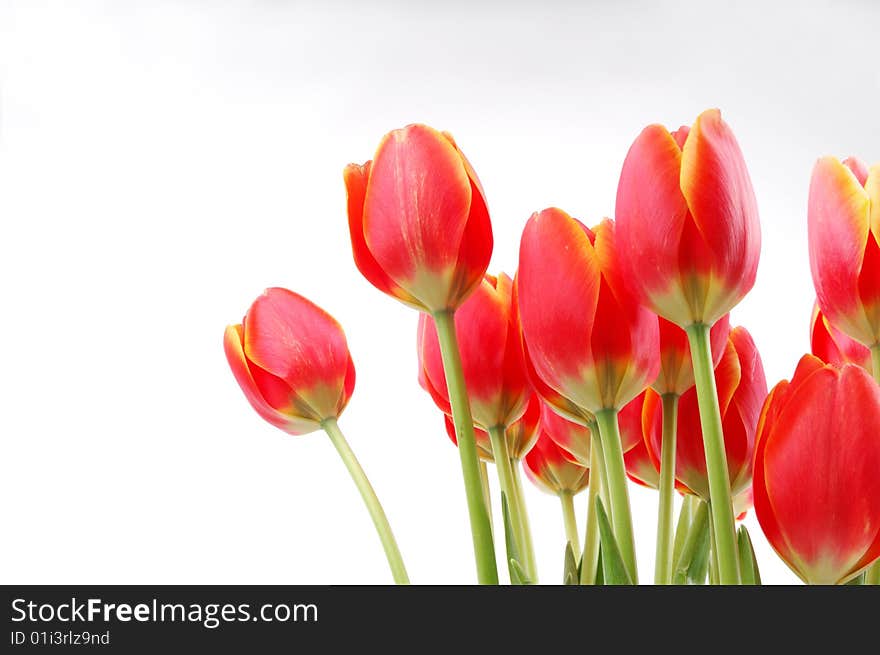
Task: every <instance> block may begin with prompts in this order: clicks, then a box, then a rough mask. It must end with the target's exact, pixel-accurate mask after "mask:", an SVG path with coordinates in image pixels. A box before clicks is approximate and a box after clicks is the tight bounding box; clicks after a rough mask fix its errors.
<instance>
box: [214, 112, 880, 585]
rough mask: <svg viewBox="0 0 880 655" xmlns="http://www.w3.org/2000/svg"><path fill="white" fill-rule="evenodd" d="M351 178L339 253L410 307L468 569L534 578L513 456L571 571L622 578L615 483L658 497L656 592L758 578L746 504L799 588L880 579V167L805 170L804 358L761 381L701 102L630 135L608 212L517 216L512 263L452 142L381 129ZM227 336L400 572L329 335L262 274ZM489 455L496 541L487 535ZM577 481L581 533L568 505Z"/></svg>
mask: <svg viewBox="0 0 880 655" xmlns="http://www.w3.org/2000/svg"><path fill="white" fill-rule="evenodd" d="M344 178H345V186H346V189H347V194H348V223H349V228H350V233H351V247H352V253H353V256H354V261H355V263H356V265H357V267H358V269H359V270H360V272H361V273H362V274H363V276H364V277H365V278H366V279H367V280H368V281H369V282H370V283H371V284H372V285H373V286H375V287H376V288H378V289H379V290H380V291H383V292H384V293H385V294H387V295H389V296H391V297H393V298H396V299H397V300H399V301H400V302H402V303H404V304H406V305H408V306H410V307H412V308H413V309H415V310H417V311H419V312H420V320H419V325H418V334H417V343H418V357H419V383H420V385H421V386H422V387H423V388H424V390H425V391H426V392H427V393H428V394H430V396H431V398H432V399H433V401H434V403H435V404H436V405H437V407H438V408H439V409H440V410H441V411H442V412H443V414H444V418H445V421H446V428H447V431H448V433H449V436H450V437H451V438H452V440H453V441H454V442H455V443H456V444H457V446H458V452H459V455H460V460H461V472H462V479H463V482H464V487H465V491H466V496H467V511H468V516H469V518H470V527H471V531H472V535H473V549H474V555H475V561H476V572H477V579H478V580H479V582H480V583H482V584H497V583H498V566H499V564H498V559H499V556H503V559H501V565H502V566H506V568H507V569H508V572H509V578H510V580H511V582H512V583H514V584H534V583H536V582H537V581H538V579H539V578H538V570H537V565H536V561H535V555H534V549H533V547H532V536H531V532H530V524H529V519H528V512H527V509H526V506H525V499H524V493H523V486H522V472H524V473H525V475H526V477H527V478H528V479H529V480H530V481H531V482H532V483H534V484H535V485H537V486H538V487H539V488H541V489H542V490H544V491H546V492H548V493H551V494H555V495H557V496H558V497H559V498H560V500H561V504H562V510H563V517H564V525H565V534H566V536H567V544H562V546H564V553H565V556H564V570H563V577H562V580H563V581H564V582H565V583H566V584H586V585H594V584H637V583H638V581H639V575H638V570H637V565H636V557H635V546H634V539H633V526H632V517H631V511H630V501H629V492H628V483H629V481H633V482H635V483H637V484H641V485H645V486H648V487H652V488H654V489H657V490H658V495H659V502H658V512H657V543H656V562H655V578H654V582H655V584H705V583H706V581H707V580H708V581H709V582H710V583H715V584H724V585H728V584H759V583H760V573H759V568H758V562H757V561H756V558H755V555H754V552H753V549H752V545H751V540H750V537H749V534H748V532H747V530H746V528H745V526H742V525H740V526H739V528H738V529H737V519H738V518H740V519H741V518H742V516H743V515H744V513H745V512H746V511H748V510H749V509H751V508H752V506H754V511H755V513H756V515H757V519H758V522H759V523H760V526H761V528H762V530H763V531H764V534H765V536H766V538H767V540H768V541H769V543H770V544H771V545H772V547H773V548H774V550H775V551H776V553H777V554H778V555H779V557H781V558H782V559H783V560H784V561H785V562H786V564H787V565H788V566H789V567H790V568H791V569H792V570H793V571H794V572H795V573H796V574H797V575H798V576H799V577H800V578H801V579H802V580H803V581H805V582H807V583H810V584H845V583H850V584H875V585H876V584H878V583H880V387H878V384H877V382H876V381H875V380H876V379H878V378H880V245H878V244H880V164H878V165H875V166H873V167H871V168H868V167H867V166H866V165H865V164H863V163H862V162H861V161H859V160H857V159H854V158H850V159H846V160H844V161H843V162H840V161H838V160H837V159H835V158H833V157H824V158H822V159H820V160H819V161H818V162H817V163H816V166H815V169H814V171H813V176H812V180H811V183H810V188H809V211H808V216H807V227H808V233H809V246H810V265H811V270H812V275H813V281H814V284H815V289H816V297H817V301H816V305H815V309H814V312H813V317H812V333H811V341H812V354H805V355H804V356H803V357H802V358H801V360H800V361H799V362H798V363H797V366H796V367H795V368H794V373H793V375H792V377H791V380H790V381H788V380H783V381H781V382H779V383H778V384H777V385H776V386H775V387H773V388H772V389H771V390H769V392H768V388H767V383H766V380H765V376H764V370H763V367H762V364H761V356H760V354H759V353H758V350H757V348H756V346H755V343H754V341H753V340H752V337H751V336H750V334H749V332H748V330H747V329H746V328H745V327H742V326H739V327H732V326H731V325H730V321H729V312H730V310H731V309H732V308H733V307H734V306H736V305H737V303H739V302H740V300H742V298H743V297H744V296H745V294H746V293H748V292H749V290H750V289H751V288H752V286H753V285H754V282H755V274H756V270H757V266H758V259H759V254H760V250H761V232H760V225H759V222H758V209H757V204H756V201H755V195H754V192H753V190H752V183H751V180H750V179H749V173H748V171H747V169H746V165H745V160H744V158H743V155H742V153H741V151H740V148H739V145H738V144H737V141H736V138H735V137H734V135H733V132H732V131H731V129H730V127H729V126H728V125H727V124H726V123H725V122H724V121H723V120H722V118H721V114H720V112H719V111H718V110H714V109H713V110H708V111H705V112H703V113H702V114H700V115H699V116H698V117H697V119H696V121H695V122H694V124H693V125H692V126H691V127H689V128H688V127H681V128H679V129H678V130H676V131H674V132H670V131H668V130H667V129H666V128H664V127H663V126H661V125H650V126H648V127H646V128H645V129H644V130H643V131H642V132H641V134H639V135H638V137H637V138H636V140H635V142H634V143H633V145H632V147H631V148H630V150H629V153H628V154H627V156H626V159H625V161H624V164H623V170H622V172H621V175H620V182H619V186H618V189H617V200H616V209H615V211H616V217H615V220H611V219H607V218H606V219H603V220H602V221H600V222H599V223H598V224H597V225H595V226H594V227H587V226H586V225H584V224H583V223H581V222H580V221H578V220H577V219H575V218H573V217H571V216H570V215H568V214H567V213H566V212H564V211H563V210H561V209H558V208H555V207H551V208H548V209H544V210H542V211H539V212H536V213H534V214H532V216H531V218H529V219H528V221H527V222H526V225H525V228H524V230H523V233H522V239H521V242H520V250H519V263H518V268H517V271H516V274H515V275H514V276H513V277H512V278H511V277H509V276H508V275H506V274H504V273H498V274H497V275H490V274H487V272H486V271H487V267H488V265H489V259H490V256H491V254H492V245H493V242H492V227H491V222H490V218H489V210H488V206H487V203H486V194H485V192H484V190H483V187H482V185H481V184H480V181H479V179H478V177H477V174H476V172H475V171H474V168H473V166H472V165H471V164H470V162H469V161H468V160H467V158H466V157H465V156H464V154H463V153H462V151H461V150H460V149H459V147H458V144H457V143H456V142H455V141H454V139H453V138H452V136H451V135H449V134H448V133H446V132H438V131H436V130H434V129H432V128H430V127H427V126H425V125H410V126H407V127H405V128H403V129H399V130H394V131H392V132H390V133H389V134H387V135H386V136H385V137H384V138H383V139H382V141H381V143H380V144H379V147H378V150H377V151H376V154H375V156H374V158H373V159H372V160H371V161H368V162H367V163H365V164H363V165H357V164H350V165H349V166H347V167H346V168H345V171H344ZM224 346H225V351H226V356H227V359H228V361H229V364H230V367H231V368H232V372H233V374H234V376H235V379H236V380H237V381H238V383H239V385H240V386H241V389H242V390H243V391H244V393H245V396H246V398H247V399H248V401H249V402H250V404H251V405H252V406H253V408H254V409H255V410H256V411H257V413H258V414H259V415H260V416H262V417H263V418H264V419H265V420H267V421H269V422H270V423H272V424H273V425H275V426H276V427H278V428H280V429H282V430H284V431H286V432H288V433H290V434H295V435H299V434H306V433H308V432H313V431H317V430H323V431H325V432H326V433H327V435H328V436H329V438H330V441H331V442H332V443H333V445H334V446H335V447H336V449H337V450H338V452H339V454H340V456H341V457H342V459H343V461H344V463H345V465H346V466H347V468H348V470H349V472H350V473H351V476H352V478H353V479H354V482H355V484H356V485H357V487H358V489H359V490H360V493H361V495H362V496H363V499H364V501H365V503H366V506H367V509H368V510H369V512H370V514H371V516H372V518H373V521H374V523H375V525H376V528H377V530H378V533H379V537H380V539H381V541H382V545H383V546H384V549H385V552H386V554H387V557H388V562H389V564H390V566H391V571H392V574H393V576H394V580H395V581H396V582H398V583H407V582H408V581H409V580H408V577H407V573H406V569H405V567H404V563H403V559H402V557H401V554H400V552H399V550H398V547H397V544H396V542H395V540H394V537H393V535H392V531H391V528H390V526H389V524H388V520H387V518H386V516H385V514H384V512H383V510H382V507H381V505H380V503H379V501H378V499H377V498H376V495H375V493H374V491H373V489H372V487H371V486H370V483H369V482H368V480H367V478H366V476H365V474H364V472H363V470H362V469H361V467H360V465H359V464H358V461H357V459H356V458H355V456H354V454H353V452H352V450H351V448H350V447H349V445H348V443H347V442H346V440H345V437H344V436H343V433H342V432H341V431H340V428H339V425H338V423H337V421H338V419H339V417H340V415H341V413H342V411H343V410H344V409H345V406H346V404H347V402H348V400H349V398H350V396H351V394H352V391H353V389H354V381H355V371H354V364H353V362H352V358H351V356H350V354H349V352H348V348H347V345H346V339H345V336H344V334H343V331H342V328H341V327H340V325H339V324H338V323H337V322H336V321H335V320H334V319H333V318H332V317H331V316H330V315H328V314H327V313H326V312H324V311H323V310H322V309H321V308H319V307H318V306H317V305H315V304H313V303H311V302H310V301H308V300H306V299H305V298H303V297H302V296H300V295H298V294H296V293H294V292H292V291H288V290H286V289H281V288H272V289H268V290H267V291H266V292H265V293H263V295H261V296H260V297H259V298H257V300H256V301H254V303H253V304H252V305H251V307H250V308H249V309H248V311H247V313H246V314H245V317H244V320H243V321H242V323H241V324H240V325H232V326H229V327H227V329H226V335H225V339H224ZM487 464H494V467H495V470H496V472H497V476H498V483H499V487H500V489H501V497H500V499H497V498H496V499H494V503H495V504H496V511H499V510H500V513H501V515H502V516H503V521H504V534H503V535H493V532H492V528H491V522H490V512H491V505H492V504H493V499H492V498H491V497H490V494H489V492H488V489H489V485H488V466H487ZM584 490H587V493H588V496H589V502H588V512H587V517H586V524H585V532H584V535H583V538H581V537H580V536H579V534H578V525H577V517H576V516H575V513H574V509H573V503H572V498H573V496H574V495H575V494H578V493H579V492H581V491H584ZM676 493H679V494H682V495H683V497H684V502H683V503H681V510H680V512H679V514H678V516H677V517H676V516H675V512H674V508H675V502H674V500H675V494H676ZM502 539H503V541H504V545H503V546H501V545H500V544H496V543H495V542H496V541H501V540H502ZM561 552H562V550H561Z"/></svg>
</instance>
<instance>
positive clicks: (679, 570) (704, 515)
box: [672, 501, 709, 585]
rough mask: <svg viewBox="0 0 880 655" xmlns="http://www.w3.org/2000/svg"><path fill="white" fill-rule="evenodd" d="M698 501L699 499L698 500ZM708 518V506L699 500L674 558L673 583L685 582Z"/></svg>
mask: <svg viewBox="0 0 880 655" xmlns="http://www.w3.org/2000/svg"><path fill="white" fill-rule="evenodd" d="M698 502H699V501H698ZM708 520H709V508H708V506H707V505H706V503H704V502H699V504H698V505H697V507H696V509H695V510H694V512H693V517H692V518H691V525H690V527H689V528H688V532H687V537H685V540H684V544H683V545H682V547H681V553H680V554H679V556H678V559H676V560H675V571H674V573H673V576H672V581H673V583H674V584H677V585H683V584H687V574H688V567H689V566H690V564H691V561H692V560H693V559H694V552H695V551H696V549H697V546H698V545H699V544H700V539H701V538H702V536H703V530H705V529H706V521H708Z"/></svg>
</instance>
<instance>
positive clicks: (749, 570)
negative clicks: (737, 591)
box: [736, 525, 761, 585]
mask: <svg viewBox="0 0 880 655" xmlns="http://www.w3.org/2000/svg"><path fill="white" fill-rule="evenodd" d="M736 543H737V546H738V548H739V566H740V573H741V575H742V583H743V584H744V585H759V584H761V573H760V572H759V571H758V560H757V559H756V558H755V549H754V548H752V539H751V537H749V531H748V530H746V526H744V525H741V526H739V531H738V532H737V534H736Z"/></svg>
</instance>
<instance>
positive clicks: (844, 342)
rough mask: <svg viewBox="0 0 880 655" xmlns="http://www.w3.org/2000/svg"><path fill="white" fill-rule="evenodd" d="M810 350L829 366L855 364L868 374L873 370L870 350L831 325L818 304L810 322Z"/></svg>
mask: <svg viewBox="0 0 880 655" xmlns="http://www.w3.org/2000/svg"><path fill="white" fill-rule="evenodd" d="M810 349H811V350H812V352H813V354H814V355H815V356H816V357H818V358H819V359H821V360H822V361H823V362H827V363H828V364H834V365H836V366H843V365H844V364H855V365H857V366H861V367H862V368H863V369H865V370H866V371H867V372H868V373H871V372H872V370H873V366H872V364H871V351H870V349H868V348H866V347H865V346H863V345H862V344H860V343H859V342H858V341H856V340H855V339H851V338H850V337H848V336H846V335H845V334H844V333H843V332H841V331H840V330H838V329H837V328H836V327H834V326H833V325H831V323H829V322H828V319H827V318H825V315H824V314H823V313H822V310H821V309H819V304H818V303H816V304H815V305H813V318H812V320H811V321H810Z"/></svg>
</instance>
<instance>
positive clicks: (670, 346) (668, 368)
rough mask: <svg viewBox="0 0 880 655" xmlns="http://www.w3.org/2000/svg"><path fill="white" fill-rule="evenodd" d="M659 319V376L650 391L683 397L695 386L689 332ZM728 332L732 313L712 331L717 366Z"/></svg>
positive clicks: (712, 344)
mask: <svg viewBox="0 0 880 655" xmlns="http://www.w3.org/2000/svg"><path fill="white" fill-rule="evenodd" d="M658 320H659V321H660V373H659V374H658V375H657V379H656V380H654V383H653V384H652V385H651V388H652V389H654V391H656V392H657V393H659V394H660V395H661V396H662V395H663V394H665V393H674V394H676V395H678V396H680V395H681V394H683V393H684V392H685V391H687V390H688V389H690V388H691V387H692V386H694V367H693V364H692V363H691V347H690V344H689V343H688V336H687V332H685V331H684V330H682V329H681V328H680V327H678V326H677V325H676V324H675V323H671V322H670V321H667V320H666V319H665V318H663V317H658ZM728 332H730V314H725V315H724V316H722V317H721V318H719V319H718V320H717V321H716V322H715V325H713V326H712V329H711V330H710V332H709V341H710V344H711V346H712V363H713V364H714V365H716V366H717V365H718V362H719V361H720V360H721V355H722V354H723V353H724V347H725V346H726V345H727V334H728Z"/></svg>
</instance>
